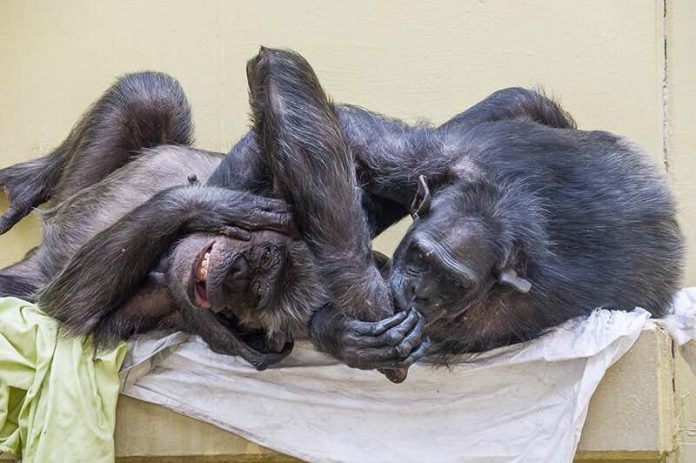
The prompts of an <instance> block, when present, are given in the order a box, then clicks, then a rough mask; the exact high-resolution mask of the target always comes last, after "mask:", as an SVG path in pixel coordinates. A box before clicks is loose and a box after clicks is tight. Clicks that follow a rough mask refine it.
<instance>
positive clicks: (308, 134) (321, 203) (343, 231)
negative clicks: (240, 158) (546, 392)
mask: <svg viewBox="0 0 696 463" xmlns="http://www.w3.org/2000/svg"><path fill="white" fill-rule="evenodd" d="M247 74H248V78H249V86H250V90H251V98H250V99H251V105H252V110H253V116H254V119H255V128H256V131H257V133H258V137H259V140H260V145H261V150H262V153H264V158H265V159H266V162H267V163H268V166H269V168H270V171H271V172H272V174H273V178H274V181H275V187H276V189H277V190H278V192H279V193H280V195H281V196H282V197H283V198H284V199H285V200H287V201H288V202H289V203H290V204H291V205H292V207H293V217H294V220H295V223H296V224H297V227H298V231H299V233H300V235H301V236H302V237H303V239H304V241H305V242H306V243H307V246H308V247H309V249H310V251H311V252H312V254H313V255H314V259H315V262H316V266H317V269H318V272H319V273H320V276H321V278H322V281H323V282H324V283H325V285H326V287H327V289H328V290H329V291H328V292H329V294H330V297H331V304H330V306H329V308H328V309H326V312H327V314H321V315H319V319H321V320H322V321H317V320H314V321H313V323H312V326H311V334H312V337H313V340H314V341H315V343H317V344H318V345H319V347H320V348H321V349H323V350H328V351H329V352H330V353H332V354H333V355H335V356H336V357H338V358H340V359H342V360H344V361H346V363H348V364H349V365H351V364H352V363H353V362H355V363H353V364H352V366H358V367H361V368H370V367H379V366H383V367H390V366H397V367H398V366H403V365H407V364H408V363H409V362H412V361H414V360H415V359H416V358H418V357H419V356H420V355H421V353H422V351H423V350H424V349H425V345H423V346H421V347H422V349H421V350H418V347H419V346H420V344H421V341H422V334H423V330H422V328H423V324H422V319H421V318H420V315H418V314H417V313H415V312H410V313H407V314H398V315H396V316H394V317H392V314H393V308H392V300H391V296H390V294H389V291H388V288H387V285H386V283H385V281H384V280H383V279H382V277H381V275H380V272H379V270H378V268H377V266H376V264H375V262H374V259H373V256H372V252H371V249H370V239H371V236H370V230H369V227H368V223H367V220H366V217H365V214H364V212H363V210H362V206H361V190H360V189H359V188H358V184H357V180H356V176H355V168H354V159H353V157H352V154H351V152H350V149H349V148H348V146H347V144H346V143H345V140H344V139H343V136H342V134H341V130H340V128H339V125H338V121H337V119H336V115H335V112H334V108H333V106H332V105H331V104H330V103H329V101H328V98H327V97H326V95H325V94H324V92H323V90H322V89H321V86H320V85H319V82H318V80H317V77H316V75H314V72H313V71H312V69H311V67H310V66H309V64H308V63H307V62H306V61H305V60H304V59H303V58H302V57H300V56H299V55H296V54H294V53H291V52H286V51H279V50H268V49H262V50H261V52H260V53H259V55H258V56H257V57H256V58H255V59H253V60H252V61H250V62H249V65H248V67H247ZM320 312H322V311H320ZM387 317H391V319H390V320H389V321H388V322H385V323H383V325H384V326H381V325H379V324H370V323H367V324H360V322H356V323H357V324H352V323H351V322H349V321H347V320H352V319H357V320H365V321H376V320H381V319H385V318H387ZM315 318H316V316H315ZM402 322H403V323H402ZM390 323H391V325H390ZM391 327H395V331H394V332H391V333H388V334H385V336H383V338H382V339H381V340H375V339H374V338H372V337H371V336H372V333H371V332H370V330H371V329H374V330H376V331H379V330H380V329H381V330H382V332H383V333H386V332H387V331H389V329H390V328H391ZM344 335H356V336H363V337H364V338H366V339H365V340H366V341H367V338H368V337H369V338H370V340H371V341H372V342H373V343H372V345H371V346H370V347H372V349H371V350H369V349H368V350H360V349H358V350H356V352H352V351H351V349H353V348H354V347H356V346H353V345H351V342H350V341H349V342H348V343H344V342H343V341H342V339H343V336H344ZM387 337H393V339H392V340H391V341H392V344H391V345H388V346H387V347H386V348H385V349H383V350H380V349H379V348H381V347H384V345H382V344H379V343H380V342H383V343H384V344H389V343H387V342H385V338H387ZM346 349H348V352H347V351H346ZM354 353H355V354H356V355H353V354H354ZM380 354H384V355H383V356H380ZM390 355H391V357H390ZM361 360H363V361H364V363H360V361H361ZM382 361H384V363H382ZM390 362H391V363H390Z"/></svg>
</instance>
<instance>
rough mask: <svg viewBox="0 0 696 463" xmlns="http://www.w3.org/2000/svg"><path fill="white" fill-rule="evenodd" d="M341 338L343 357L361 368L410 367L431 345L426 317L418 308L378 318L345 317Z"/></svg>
mask: <svg viewBox="0 0 696 463" xmlns="http://www.w3.org/2000/svg"><path fill="white" fill-rule="evenodd" d="M339 342H340V345H341V351H342V354H341V360H342V361H343V362H345V363H346V365H348V366H350V367H353V368H359V369H362V370H372V369H394V368H407V367H409V366H411V365H412V364H414V363H415V362H416V361H417V360H418V359H420V358H421V357H423V355H424V354H425V352H426V350H427V349H428V347H429V346H430V340H429V339H428V338H427V337H426V336H425V319H424V318H423V316H422V315H421V314H420V313H418V312H417V311H416V310H415V309H410V310H409V311H406V312H398V313H397V314H395V315H393V316H392V317H390V318H387V319H385V320H380V321H378V322H363V321H359V320H350V319H346V320H345V321H344V327H343V333H342V334H340V335H339Z"/></svg>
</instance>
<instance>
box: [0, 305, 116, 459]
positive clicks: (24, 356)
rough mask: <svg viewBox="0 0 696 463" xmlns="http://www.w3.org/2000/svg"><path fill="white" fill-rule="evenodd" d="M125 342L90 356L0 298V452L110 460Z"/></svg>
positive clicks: (83, 342)
mask: <svg viewBox="0 0 696 463" xmlns="http://www.w3.org/2000/svg"><path fill="white" fill-rule="evenodd" d="M125 353H126V344H125V343H122V344H120V345H119V346H118V347H117V348H116V349H114V350H111V351H109V352H104V353H96V354H95V352H94V349H93V348H92V345H91V343H90V341H89V340H88V339H85V338H83V337H79V338H62V337H60V335H59V332H58V328H57V324H56V322H55V321H54V320H53V319H51V318H50V317H48V316H47V315H46V314H44V313H43V312H42V311H41V310H39V309H38V308H37V307H36V306H34V305H32V304H30V303H27V302H25V301H22V300H20V299H16V298H0V454H4V453H8V454H11V455H13V456H15V457H17V458H21V459H22V461H24V462H39V463H50V462H61V463H62V462H67V461H70V462H90V463H92V462H113V461H114V458H115V455H114V438H113V433H114V425H115V422H116V401H117V399H118V391H119V377H118V371H119V368H120V366H121V363H122V361H123V358H124V355H125Z"/></svg>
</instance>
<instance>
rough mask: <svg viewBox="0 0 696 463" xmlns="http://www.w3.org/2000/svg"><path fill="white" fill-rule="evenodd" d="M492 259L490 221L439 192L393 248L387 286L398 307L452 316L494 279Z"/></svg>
mask: <svg viewBox="0 0 696 463" xmlns="http://www.w3.org/2000/svg"><path fill="white" fill-rule="evenodd" d="M496 262H497V258H496V249H495V242H494V239H493V235H492V231H491V227H490V226H489V225H488V224H486V223H485V222H484V221H482V220H481V219H480V218H476V217H472V216H471V215H468V216H467V215H465V214H460V213H458V212H457V211H455V210H453V207H452V201H451V199H448V198H446V197H443V196H440V197H439V198H434V199H433V203H432V207H430V208H429V209H428V210H426V211H423V210H421V211H420V213H419V214H418V216H417V217H416V218H415V220H414V223H413V224H412V225H411V228H410V229H409V231H408V233H407V234H406V236H405V237H404V239H403V240H402V242H401V244H400V245H399V248H398V249H397V250H396V253H395V255H394V260H393V270H392V275H391V278H390V287H391V290H392V294H393V296H394V299H395V302H396V305H397V306H398V308H399V309H401V310H407V309H409V308H411V307H414V308H416V309H417V310H418V311H420V312H421V313H422V314H423V315H424V316H425V317H426V320H427V322H428V323H433V322H435V321H437V320H440V319H443V318H444V319H445V320H446V319H454V318H456V317H457V316H459V315H461V314H462V313H463V312H464V311H465V310H466V309H467V307H468V306H469V305H470V304H471V303H472V302H474V301H475V300H476V299H477V298H478V297H479V296H480V295H483V294H485V293H486V292H488V290H490V288H491V287H492V286H493V284H495V282H496V275H495V270H496V268H495V264H496Z"/></svg>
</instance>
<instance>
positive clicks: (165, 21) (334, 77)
mask: <svg viewBox="0 0 696 463" xmlns="http://www.w3.org/2000/svg"><path fill="white" fill-rule="evenodd" d="M668 4H669V5H670V9H669V13H670V14H673V15H674V16H675V18H673V19H670V15H668V18H667V21H666V24H665V21H664V19H663V8H664V5H663V2H662V1H657V0H611V1H607V0H586V1H574V2H570V1H556V0H528V1H525V2H514V1H513V0H507V1H503V0H499V1H489V2H482V1H473V0H471V1H458V0H450V1H443V2H438V3H437V4H436V6H434V5H435V2H425V1H381V2H374V1H351V2H319V1H316V2H310V1H293V2H280V1H278V2H268V1H239V2H233V1H198V2H189V1H176V0H167V1H148V2H141V1H108V2H89V1H80V2H77V1H62V2H49V1H44V2H37V1H24V0H0V140H2V144H1V145H0V146H1V148H0V167H2V166H6V165H10V164H12V163H14V162H17V161H20V160H23V159H29V158H33V157H36V156H39V155H42V154H44V153H46V152H47V151H48V150H49V149H50V148H52V147H54V146H55V145H57V144H58V143H59V142H60V141H61V139H62V138H63V137H64V136H65V135H66V134H67V132H68V130H69V128H70V127H71V125H72V124H73V123H74V121H75V120H76V119H77V117H78V116H79V115H80V113H81V112H82V111H83V110H84V109H85V108H86V106H87V105H88V104H89V103H90V102H91V101H93V100H94V99H95V98H96V97H97V96H98V95H99V94H100V92H102V91H103V90H104V89H105V88H106V87H107V86H108V85H109V83H110V82H111V81H112V80H113V79H114V77H115V76H117V75H119V74H122V73H125V72H130V71H136V70H143V69H156V70H162V71H165V72H169V73H171V74H173V75H174V76H176V77H177V78H178V79H179V80H180V81H181V82H182V84H183V86H184V88H185V89H186V91H187V93H188V96H189V99H190V101H191V103H192V105H193V110H194V120H195V124H196V132H197V141H198V145H199V146H201V147H205V148H209V149H215V150H226V149H227V148H228V147H229V146H230V145H231V143H232V142H233V141H235V139H236V138H237V137H239V136H240V135H241V134H242V133H243V132H244V130H245V128H246V126H247V112H248V109H247V101H246V81H245V75H244V63H245V61H246V60H247V59H248V58H249V57H250V56H251V55H252V54H253V53H254V52H255V51H256V49H257V47H258V46H259V45H260V44H264V45H269V46H280V47H289V48H294V49H296V50H298V51H300V52H301V53H303V54H304V55H305V56H306V57H307V58H308V59H309V61H310V62H311V63H312V64H313V65H314V67H315V69H316V71H317V73H318V74H319V76H320V78H321V79H322V82H323V83H324V86H325V88H326V89H327V91H328V92H329V93H330V94H331V95H332V96H333V97H334V98H335V99H336V100H337V101H346V102H352V103H357V104H361V105H364V106H366V107H368V108H371V109H374V110H378V111H382V112H385V113H387V114H390V115H394V116H400V117H403V118H405V119H407V120H409V121H414V120H417V119H421V118H427V119H431V120H433V121H436V122H438V121H443V120H445V119H446V118H448V117H449V116H451V115H453V114H455V113H457V112H459V111H461V110H463V109H465V108H466V107H468V106H469V105H471V104H473V103H474V102H476V101H477V100H479V99H481V98H483V97H484V96H486V95H487V94H488V93H490V92H491V91H493V90H495V89H498V88H500V87H504V86H509V85H541V86H543V87H545V88H546V90H547V91H548V92H549V93H551V94H553V95H556V96H557V97H559V98H560V100H561V102H562V103H563V104H564V105H565V107H566V108H567V109H568V110H569V111H570V112H571V113H572V114H573V115H574V116H575V117H576V119H577V120H578V122H579V125H580V127H582V128H602V129H608V130H611V131H615V132H618V133H621V134H623V135H626V136H628V137H630V138H632V139H634V140H635V141H637V142H638V143H639V144H641V145H642V146H643V147H645V148H646V149H647V150H648V151H649V152H650V153H651V154H652V155H653V157H654V159H655V162H656V163H658V164H659V165H660V166H661V168H664V166H665V165H669V167H670V176H671V178H672V179H673V181H674V183H675V185H676V191H677V193H678V195H679V198H680V201H681V206H682V209H683V214H682V217H683V223H684V225H685V229H686V232H687V234H688V235H690V236H691V237H694V232H693V230H694V227H693V226H692V225H693V222H695V221H696V204H695V203H694V201H693V197H694V196H693V194H692V193H693V189H694V180H695V179H696V173H693V172H692V171H693V166H694V163H693V161H692V160H691V147H692V146H693V145H694V142H695V141H696V140H694V137H695V135H694V133H696V132H695V130H696V123H695V122H696V121H695V120H694V119H695V112H694V109H693V108H694V107H696V101H694V99H695V98H696V96H695V95H696V77H695V76H696V72H694V71H695V70H696V59H695V57H694V54H693V48H694V47H693V44H694V43H696V42H695V39H694V32H693V31H694V30H695V29H694V27H693V24H695V23H694V21H695V20H696V12H695V11H694V6H693V2H690V0H678V1H674V2H673V1H672V0H669V2H668ZM676 16H678V17H676ZM665 31H666V33H667V39H668V48H667V50H668V60H667V64H668V66H667V71H668V72H667V81H666V83H667V86H666V88H665V91H664V92H663V84H664V82H663V77H664V70H665V63H664V52H665V47H664V37H665V35H664V34H665ZM689 34H690V35H691V37H689ZM665 108H666V111H665ZM665 114H666V115H667V116H668V117H669V119H668V120H667V121H665V119H664V117H663V116H664V115H665ZM665 127H667V128H668V130H667V131H666V132H665V131H664V128H665ZM665 135H666V137H667V138H665ZM665 146H666V148H667V149H666V151H665V149H664V148H665ZM665 154H667V156H668V157H667V159H666V160H667V161H668V162H667V163H665ZM4 205H5V204H4V203H2V201H0V207H4ZM395 237H398V235H396V234H394V235H391V237H390V238H388V239H383V240H381V242H380V247H382V248H383V249H389V248H390V247H391V246H393V244H394V240H395V239H396V238H395ZM38 239H39V233H38V231H37V227H36V221H35V220H33V219H31V220H26V221H25V222H23V223H22V224H21V225H20V226H19V227H17V228H16V229H15V230H13V231H12V232H11V233H9V234H7V235H6V236H2V237H0V265H4V264H8V263H10V262H12V261H14V260H16V259H17V258H18V257H20V256H21V255H22V254H23V253H24V252H25V251H26V250H27V249H28V248H29V247H30V246H32V245H33V244H35V243H36V242H37V241H38ZM689 275H690V276H689V280H688V283H690V284H693V283H696V268H695V267H694V266H693V265H692V270H691V272H690V273H689Z"/></svg>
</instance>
